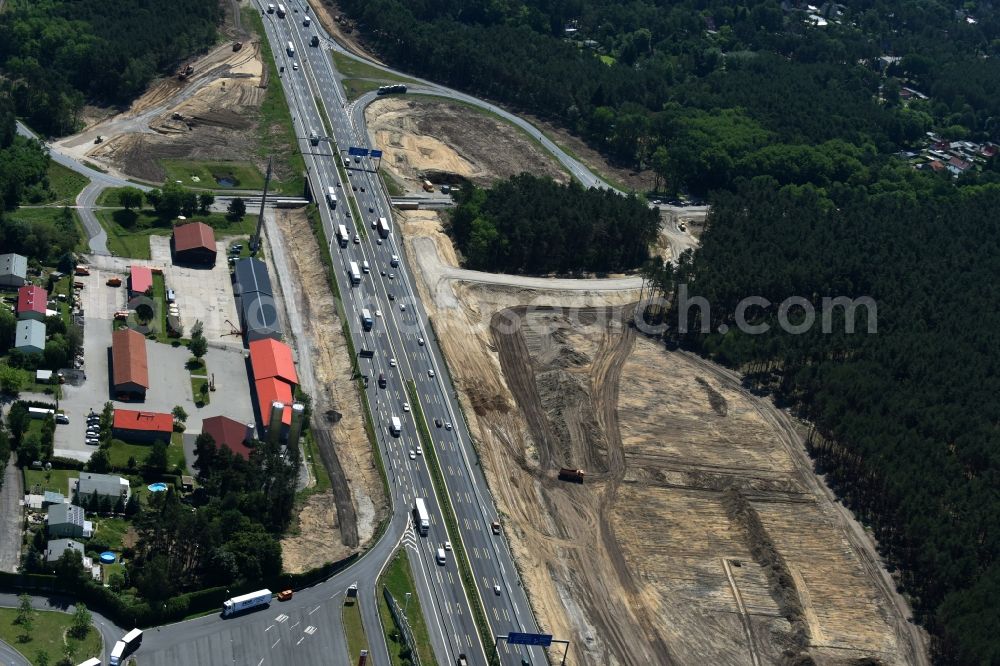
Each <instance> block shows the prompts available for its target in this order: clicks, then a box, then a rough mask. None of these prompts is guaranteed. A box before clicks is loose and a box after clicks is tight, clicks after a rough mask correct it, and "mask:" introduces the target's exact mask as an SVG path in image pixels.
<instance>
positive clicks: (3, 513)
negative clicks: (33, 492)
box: [0, 455, 24, 573]
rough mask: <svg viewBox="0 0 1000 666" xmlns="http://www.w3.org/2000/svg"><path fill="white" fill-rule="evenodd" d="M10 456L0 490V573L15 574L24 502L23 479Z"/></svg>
mask: <svg viewBox="0 0 1000 666" xmlns="http://www.w3.org/2000/svg"><path fill="white" fill-rule="evenodd" d="M16 462H17V456H15V455H11V456H10V460H8V461H7V469H6V470H4V475H3V488H2V489H0V571H6V572H9V573H15V572H16V571H17V565H18V564H19V563H20V562H21V516H22V513H23V512H22V509H21V502H22V501H24V477H23V476H22V475H21V470H19V469H18V468H17V466H16V464H15V463H16Z"/></svg>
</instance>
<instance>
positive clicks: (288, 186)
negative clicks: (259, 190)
mask: <svg viewBox="0 0 1000 666" xmlns="http://www.w3.org/2000/svg"><path fill="white" fill-rule="evenodd" d="M243 18H244V19H245V20H247V22H248V23H249V24H250V25H252V26H253V28H254V30H256V31H257V34H258V35H260V36H261V42H260V46H261V56H262V57H263V59H264V63H265V64H266V65H267V68H268V85H267V92H266V93H265V95H264V102H263V103H262V104H261V106H260V114H261V118H260V128H259V133H260V134H259V139H258V153H259V154H260V156H261V157H267V156H269V155H273V156H274V157H275V160H276V161H278V162H280V163H279V164H277V165H275V172H276V174H284V176H283V177H282V178H280V179H279V178H278V176H277V175H276V176H275V178H274V179H272V180H271V189H272V191H274V192H276V193H277V192H281V193H284V194H290V195H298V194H300V193H302V192H304V191H305V171H306V163H305V160H303V159H302V153H300V152H299V150H298V141H297V140H296V137H295V128H294V126H293V125H292V116H291V114H290V112H289V110H288V103H287V102H286V101H285V93H284V91H283V90H282V88H281V82H280V81H279V79H278V68H277V66H276V65H275V61H274V56H273V54H272V53H271V45H270V43H269V42H268V41H267V37H266V36H265V35H264V24H263V23H261V19H260V14H258V13H257V12H256V11H254V10H253V9H251V8H249V7H245V8H244V9H243Z"/></svg>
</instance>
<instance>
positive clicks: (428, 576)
mask: <svg viewBox="0 0 1000 666" xmlns="http://www.w3.org/2000/svg"><path fill="white" fill-rule="evenodd" d="M305 7H306V5H305V4H299V3H291V4H290V6H289V9H290V11H289V13H288V16H287V17H286V18H285V19H281V18H279V17H277V15H275V14H265V15H264V19H265V27H266V30H267V34H268V38H269V40H270V41H271V43H272V50H273V52H274V53H275V54H276V58H277V59H278V65H279V66H284V67H285V71H284V75H283V76H282V83H283V84H284V86H285V91H286V96H287V98H288V102H289V106H290V107H291V108H292V114H293V121H294V123H295V125H296V133H297V135H298V136H299V137H300V141H301V144H302V145H301V148H302V151H303V153H304V155H305V158H306V163H307V170H308V172H309V179H310V184H311V186H312V188H313V191H314V192H315V193H317V199H322V196H323V193H325V192H326V191H327V188H329V187H333V188H334V191H335V192H336V193H337V195H338V200H339V202H338V204H337V206H336V208H333V209H331V208H330V207H329V206H327V205H324V204H321V205H320V211H321V215H322V219H323V226H324V228H325V230H326V233H327V237H328V238H329V239H330V240H331V245H330V252H331V255H332V257H333V264H334V266H335V273H336V278H337V283H338V287H339V289H340V293H341V295H342V300H343V307H344V311H345V313H346V317H347V321H348V324H349V326H350V329H351V337H352V338H353V339H354V341H355V346H356V347H357V348H358V349H361V348H364V349H368V350H371V351H372V352H373V356H372V358H370V359H360V360H359V362H360V369H361V372H362V373H363V374H365V375H366V376H368V377H369V378H370V380H371V381H370V382H369V385H368V389H367V396H366V397H367V400H368V403H369V405H370V406H371V410H372V416H373V419H374V421H375V427H376V432H377V437H378V440H379V446H380V448H381V449H382V453H383V456H384V459H385V461H386V463H387V464H386V467H387V470H388V474H389V477H390V478H389V482H390V485H391V489H392V494H393V496H394V500H395V516H396V517H397V518H398V517H399V516H401V515H402V516H405V515H407V514H408V513H409V511H410V510H411V509H412V507H413V499H414V498H415V497H423V498H424V499H425V501H426V502H427V505H428V511H429V513H430V515H431V526H430V531H429V534H428V535H427V536H426V537H421V536H415V535H414V534H413V532H412V531H410V530H408V532H407V535H408V536H407V538H406V539H404V541H406V543H408V544H409V546H410V547H411V548H412V549H413V552H414V554H416V557H411V565H412V566H413V568H414V577H415V579H416V581H417V588H418V590H417V593H418V596H419V598H420V601H421V604H422V605H423V608H424V614H425V616H426V619H427V624H428V627H429V629H430V634H431V636H430V638H431V643H432V645H433V647H434V652H435V655H436V656H437V658H438V661H439V662H440V663H442V664H452V663H455V661H456V658H457V657H458V655H459V654H466V655H467V657H468V660H469V663H470V664H485V663H487V657H486V653H485V650H484V647H483V646H482V645H481V644H480V641H479V637H478V634H477V632H476V627H475V623H474V621H473V618H472V614H471V610H470V603H469V600H468V599H467V598H466V594H465V589H464V587H463V586H462V583H461V580H460V576H459V570H458V566H457V564H456V563H455V562H454V560H453V557H454V553H449V554H448V558H449V559H448V561H447V562H446V563H445V564H444V565H443V566H441V565H439V564H438V563H437V562H436V559H435V558H436V551H437V549H438V548H439V547H440V546H441V545H442V544H443V542H445V541H447V540H448V539H449V535H448V534H447V532H446V530H445V526H444V522H443V518H442V515H441V512H440V508H439V507H438V505H437V500H436V498H435V496H434V492H433V485H432V482H431V477H430V471H429V469H428V467H427V464H426V463H425V459H424V457H423V456H422V455H416V456H415V457H414V459H411V458H410V452H411V451H415V450H416V449H417V448H418V445H419V439H418V434H417V428H416V423H415V421H414V420H413V418H412V412H406V411H405V408H404V403H406V402H407V401H408V397H407V388H406V387H407V382H413V384H414V385H415V387H416V391H417V394H418V396H419V400H420V404H421V407H422V409H423V412H424V414H425V415H426V417H427V421H428V425H429V426H430V430H431V435H432V438H433V443H434V448H435V451H436V452H437V456H438V459H439V461H440V466H441V468H442V471H443V474H444V478H445V482H446V485H447V490H448V494H449V497H450V498H451V503H452V506H453V507H454V510H455V513H456V516H457V520H458V528H459V532H460V534H461V538H462V540H463V542H464V544H465V548H466V550H467V553H468V556H469V557H468V559H469V563H470V565H471V568H472V572H473V576H474V578H475V585H476V587H475V591H474V593H475V594H478V595H479V596H480V598H481V599H482V603H483V606H484V608H485V611H486V615H487V619H488V621H489V623H490V628H491V631H492V633H493V634H494V635H506V634H507V633H508V632H511V631H528V632H534V631H537V625H536V623H535V620H534V618H533V617H532V615H531V611H530V608H529V606H528V601H527V598H526V596H525V594H524V590H523V589H522V588H521V585H520V579H519V577H518V575H517V570H516V569H515V567H514V563H513V560H512V558H511V555H510V552H509V549H508V547H507V544H506V542H505V541H504V540H503V537H502V536H494V535H493V534H492V533H491V531H490V529H489V525H490V523H491V522H492V521H493V520H497V519H498V516H497V513H496V509H495V507H494V505H493V502H492V498H491V496H490V495H489V491H488V489H487V485H486V481H485V478H484V477H483V475H482V472H481V470H480V469H479V467H478V465H476V464H475V463H474V461H475V459H476V454H475V451H474V450H473V448H472V444H471V438H470V436H469V433H468V430H467V428H466V426H465V423H464V421H463V420H462V419H461V418H460V416H461V412H460V410H459V407H458V403H457V400H456V399H455V391H454V389H453V388H452V385H451V382H450V380H449V379H448V378H447V373H446V368H445V365H444V361H443V359H442V357H441V355H440V350H439V349H438V347H437V345H436V344H435V341H434V340H433V337H432V336H430V335H428V331H429V330H430V327H429V326H428V324H427V317H426V313H425V312H424V311H423V308H422V307H421V306H420V303H419V302H418V300H417V299H416V297H415V290H414V288H413V285H412V282H411V277H410V272H409V270H408V268H407V267H406V262H405V258H404V257H403V253H402V250H401V247H400V246H399V245H398V244H397V239H396V238H395V235H394V234H393V233H390V235H389V237H388V238H386V239H385V240H382V239H381V238H379V237H378V234H377V233H375V232H374V231H373V230H372V229H371V226H372V223H373V222H374V221H375V220H376V219H378V218H379V217H385V218H387V219H388V220H391V219H392V215H391V210H390V206H389V201H388V200H387V198H386V196H385V193H384V192H383V190H382V183H381V181H380V179H379V177H378V174H377V173H376V172H375V171H374V168H373V167H374V165H373V164H372V163H371V162H370V160H368V159H367V158H356V159H355V160H353V161H351V158H349V157H348V156H347V155H346V152H347V148H348V147H350V146H361V147H368V145H369V144H368V140H367V133H366V132H364V131H363V128H364V125H363V124H362V125H360V127H359V126H358V125H357V119H356V118H355V119H354V122H353V123H352V118H351V116H350V115H349V114H348V113H346V106H347V103H346V102H347V100H346V99H345V97H344V93H343V90H342V88H341V87H340V85H339V78H338V75H337V73H336V71H335V70H334V67H333V61H332V58H331V57H330V54H329V52H328V51H327V50H326V49H324V48H316V47H310V46H309V45H308V42H309V37H310V36H312V35H313V34H317V30H318V29H317V27H316V26H315V24H314V25H313V26H311V27H309V28H305V27H304V26H303V25H302V18H303V16H304V15H305ZM293 8H297V9H299V10H300V11H299V12H294V11H291V10H292V9H293ZM321 37H323V35H321ZM325 41H326V40H321V43H324V42H325ZM288 42H291V43H292V47H293V50H294V54H295V55H294V56H290V55H289V54H288V49H287V45H288ZM293 62H294V63H298V65H299V69H298V70H296V69H294V68H293V66H292V63H293ZM317 100H318V101H319V103H320V104H322V105H323V107H325V111H326V115H327V117H328V118H329V120H330V124H331V126H332V136H331V137H324V140H323V141H322V142H321V144H320V145H321V146H323V147H324V148H326V147H327V146H330V148H329V149H325V150H321V149H319V147H312V146H310V145H309V142H308V140H306V137H308V136H309V135H310V133H311V132H312V131H316V132H317V133H319V134H320V135H323V134H325V129H324V123H323V121H322V120H321V117H320V109H318V108H317V106H316V101H317ZM332 150H340V151H341V154H342V156H343V158H344V160H345V165H346V174H347V178H346V180H344V179H342V178H341V175H340V172H339V171H338V169H337V165H336V161H335V158H334V156H333V154H332ZM348 197H354V198H355V199H356V202H357V206H358V211H359V212H360V214H361V217H360V219H355V217H354V215H355V214H352V212H351V208H350V206H349V205H348V201H347V200H346V199H347V198H348ZM339 225H344V226H345V227H346V228H347V230H348V235H349V236H350V237H351V238H350V242H348V243H346V245H347V246H346V247H341V246H340V244H339V243H338V242H336V231H335V230H336V229H337V227H338V226H339ZM393 255H395V256H397V257H398V259H399V261H398V265H397V266H393V265H392V263H393V262H392V260H391V259H392V257H393ZM352 261H353V262H355V263H356V264H357V265H358V266H361V265H362V264H363V262H365V261H367V262H368V265H369V266H370V267H371V272H370V273H366V274H363V275H362V279H361V280H360V283H358V284H352V280H351V276H350V263H351V262H352ZM390 295H391V296H390ZM362 309H367V310H369V311H370V312H371V313H374V320H375V321H374V326H373V327H372V330H370V331H365V330H364V327H363V326H362V322H361V314H360V313H361V310H362ZM422 343H423V344H422ZM379 375H383V376H384V377H385V378H386V380H387V386H386V388H385V389H384V390H383V389H380V388H379V387H378V381H376V378H377V377H379ZM393 416H396V417H399V418H400V419H402V421H403V428H402V432H401V433H400V436H399V437H393V436H392V435H391V434H390V432H389V421H390V419H391V417H393ZM435 419H441V421H442V422H443V423H445V422H447V423H451V424H453V425H454V427H453V428H452V429H450V430H449V429H447V428H445V427H441V428H438V427H435V426H434V422H435ZM451 536H452V538H454V536H456V535H451ZM496 586H499V594H497V593H496V591H495V590H496ZM366 631H369V637H370V636H371V630H370V629H369V627H368V624H367V622H366ZM487 648H489V650H490V651H492V646H487ZM500 657H501V658H500V660H499V663H502V664H520V663H521V659H522V658H526V659H528V660H529V662H530V663H534V664H542V663H545V657H544V655H543V653H542V652H541V650H539V649H538V648H535V649H534V651H531V652H529V651H528V649H527V648H520V651H519V650H518V649H516V648H507V647H506V646H502V647H501V650H500ZM493 663H497V661H496V660H494V662H493Z"/></svg>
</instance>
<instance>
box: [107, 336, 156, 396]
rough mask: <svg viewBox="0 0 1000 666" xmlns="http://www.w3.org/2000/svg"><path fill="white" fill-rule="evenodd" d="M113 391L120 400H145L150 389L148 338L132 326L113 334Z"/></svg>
mask: <svg viewBox="0 0 1000 666" xmlns="http://www.w3.org/2000/svg"><path fill="white" fill-rule="evenodd" d="M111 369H112V373H111V376H112V393H113V394H114V396H115V397H116V398H117V399H119V400H145V399H146V391H148V390H149V366H148V361H147V359H146V338H145V337H144V336H143V335H142V334H141V333H139V332H138V331H133V330H132V329H131V328H120V329H118V330H117V331H115V332H114V333H112V334H111Z"/></svg>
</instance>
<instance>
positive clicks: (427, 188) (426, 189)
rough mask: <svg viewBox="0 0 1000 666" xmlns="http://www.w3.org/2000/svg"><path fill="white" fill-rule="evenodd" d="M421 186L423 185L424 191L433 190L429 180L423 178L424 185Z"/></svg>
mask: <svg viewBox="0 0 1000 666" xmlns="http://www.w3.org/2000/svg"><path fill="white" fill-rule="evenodd" d="M423 187H424V192H433V191H434V186H433V185H431V181H429V180H425V181H424V186H423Z"/></svg>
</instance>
